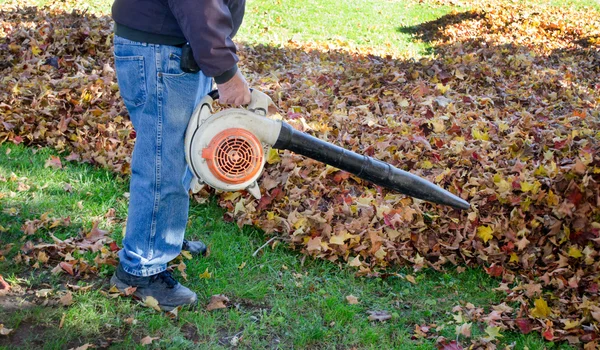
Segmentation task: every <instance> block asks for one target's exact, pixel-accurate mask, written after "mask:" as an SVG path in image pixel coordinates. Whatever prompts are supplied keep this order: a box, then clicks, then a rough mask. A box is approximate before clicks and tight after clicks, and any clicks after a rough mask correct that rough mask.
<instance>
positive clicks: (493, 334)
mask: <svg viewBox="0 0 600 350" xmlns="http://www.w3.org/2000/svg"><path fill="white" fill-rule="evenodd" d="M485 332H486V333H487V335H488V337H489V338H491V339H496V338H501V337H502V334H500V327H492V326H488V327H487V328H486V329H485Z"/></svg>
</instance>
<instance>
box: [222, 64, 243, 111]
mask: <svg viewBox="0 0 600 350" xmlns="http://www.w3.org/2000/svg"><path fill="white" fill-rule="evenodd" d="M217 89H218V90H219V103H221V104H231V105H234V106H240V105H246V104H248V103H250V101H252V95H251V94H250V88H249V87H248V83H247V82H246V79H245V78H244V76H243V75H242V72H240V71H239V70H238V71H237V72H236V73H235V75H234V76H233V77H232V78H231V79H229V80H228V81H227V82H226V83H223V84H217Z"/></svg>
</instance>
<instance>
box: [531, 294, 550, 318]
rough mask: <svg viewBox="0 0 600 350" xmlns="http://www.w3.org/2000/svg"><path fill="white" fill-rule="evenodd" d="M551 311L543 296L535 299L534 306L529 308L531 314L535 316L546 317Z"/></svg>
mask: <svg viewBox="0 0 600 350" xmlns="http://www.w3.org/2000/svg"><path fill="white" fill-rule="evenodd" d="M551 313H552V310H550V308H549V307H548V303H547V302H546V300H544V299H543V298H539V299H536V300H535V307H534V308H533V309H532V310H531V316H533V317H536V318H547V317H548V316H550V314H551Z"/></svg>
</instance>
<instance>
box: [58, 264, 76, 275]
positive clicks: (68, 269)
mask: <svg viewBox="0 0 600 350" xmlns="http://www.w3.org/2000/svg"><path fill="white" fill-rule="evenodd" d="M59 265H60V267H61V268H62V269H63V270H65V272H67V273H68V274H69V275H71V276H73V275H75V273H74V272H73V265H71V264H69V263H68V262H65V261H61V263H60V264H59Z"/></svg>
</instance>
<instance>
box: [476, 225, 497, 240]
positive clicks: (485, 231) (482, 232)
mask: <svg viewBox="0 0 600 350" xmlns="http://www.w3.org/2000/svg"><path fill="white" fill-rule="evenodd" d="M492 233H494V230H493V229H492V228H491V227H489V226H479V227H478V228H477V236H479V238H481V239H483V242H485V243H487V241H489V240H490V239H492V238H493V237H494V235H492Z"/></svg>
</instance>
